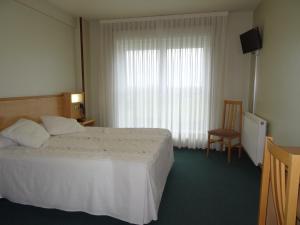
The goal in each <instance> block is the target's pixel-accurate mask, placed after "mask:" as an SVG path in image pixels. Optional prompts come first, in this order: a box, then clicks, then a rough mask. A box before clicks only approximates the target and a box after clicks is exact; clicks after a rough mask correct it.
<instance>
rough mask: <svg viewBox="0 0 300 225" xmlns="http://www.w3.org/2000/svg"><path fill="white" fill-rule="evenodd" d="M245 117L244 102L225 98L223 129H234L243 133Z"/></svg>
mask: <svg viewBox="0 0 300 225" xmlns="http://www.w3.org/2000/svg"><path fill="white" fill-rule="evenodd" d="M242 118H243V102H242V101H237V100H224V111H223V124H222V128H223V129H233V130H236V131H238V132H240V133H241V131H242Z"/></svg>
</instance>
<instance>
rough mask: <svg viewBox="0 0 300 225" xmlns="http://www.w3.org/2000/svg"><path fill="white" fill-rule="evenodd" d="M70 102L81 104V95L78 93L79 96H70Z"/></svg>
mask: <svg viewBox="0 0 300 225" xmlns="http://www.w3.org/2000/svg"><path fill="white" fill-rule="evenodd" d="M71 102H72V103H78V102H80V103H83V94H82V93H79V94H71Z"/></svg>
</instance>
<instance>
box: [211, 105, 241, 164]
mask: <svg viewBox="0 0 300 225" xmlns="http://www.w3.org/2000/svg"><path fill="white" fill-rule="evenodd" d="M242 118H243V103H242V101H234V100H224V111H223V123H222V124H223V125H222V128H219V129H215V130H209V131H208V144H207V150H206V155H207V156H208V153H209V150H210V145H211V144H212V143H216V142H221V149H222V150H223V146H224V145H225V147H227V149H228V153H227V154H228V156H227V160H228V162H229V163H230V161H231V150H232V148H233V147H238V149H239V157H241V151H242V144H241V132H242ZM213 136H215V137H218V138H219V139H216V140H214V139H212V137H213ZM233 139H238V143H237V144H235V145H232V140H233Z"/></svg>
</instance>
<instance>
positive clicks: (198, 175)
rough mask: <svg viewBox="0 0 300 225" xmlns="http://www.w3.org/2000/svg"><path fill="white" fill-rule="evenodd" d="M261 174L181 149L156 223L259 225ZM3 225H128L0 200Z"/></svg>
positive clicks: (244, 161)
mask: <svg viewBox="0 0 300 225" xmlns="http://www.w3.org/2000/svg"><path fill="white" fill-rule="evenodd" d="M259 182H260V170H259V169H258V168H256V167H255V166H254V165H253V163H252V162H251V161H250V159H249V158H248V157H247V156H246V154H243V157H242V158H241V159H240V160H238V159H237V156H236V155H233V161H232V163H231V164H227V162H226V154H225V153H220V152H211V153H210V155H209V158H206V156H205V153H204V151H195V150H175V164H174V165H173V168H172V170H171V173H170V175H169V177H168V181H167V184H166V187H165V190H164V194H163V198H162V201H161V204H160V209H159V215H158V221H153V222H151V223H150V224H151V225H256V224H257V212H258V197H259ZM0 224H1V225H101V224H105V225H126V224H127V225H128V223H125V222H122V221H120V220H117V219H113V218H110V217H107V216H92V215H88V214H86V213H81V212H76V213H70V212H64V211H60V210H55V209H42V208H37V207H32V206H24V205H20V204H15V203H11V202H9V201H7V200H5V199H0Z"/></svg>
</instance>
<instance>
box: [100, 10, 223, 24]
mask: <svg viewBox="0 0 300 225" xmlns="http://www.w3.org/2000/svg"><path fill="white" fill-rule="evenodd" d="M227 15H228V12H227V11H224V12H212V13H191V14H177V15H167V16H146V17H132V18H124V19H110V20H99V23H100V24H107V23H119V22H137V21H153V20H162V19H182V18H193V17H209V16H227Z"/></svg>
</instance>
